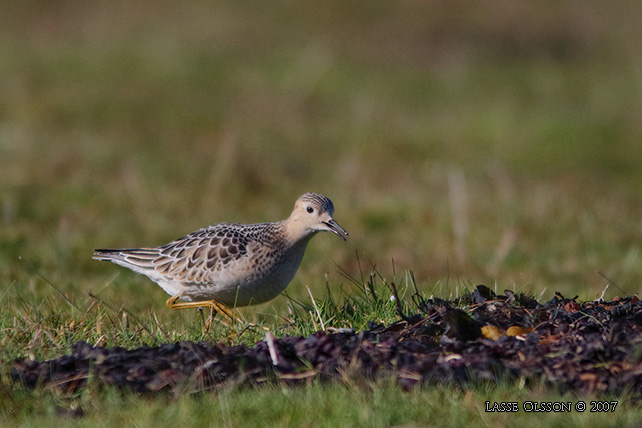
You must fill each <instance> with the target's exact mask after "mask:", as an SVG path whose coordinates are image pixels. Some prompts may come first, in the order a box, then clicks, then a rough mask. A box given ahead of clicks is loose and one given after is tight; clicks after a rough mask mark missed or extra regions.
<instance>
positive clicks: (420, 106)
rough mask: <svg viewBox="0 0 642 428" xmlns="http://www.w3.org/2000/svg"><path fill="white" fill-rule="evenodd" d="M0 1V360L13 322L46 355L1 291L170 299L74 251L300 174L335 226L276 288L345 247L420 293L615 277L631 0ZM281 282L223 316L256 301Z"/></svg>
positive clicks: (641, 177) (629, 278)
mask: <svg viewBox="0 0 642 428" xmlns="http://www.w3.org/2000/svg"><path fill="white" fill-rule="evenodd" d="M2 9H3V11H2V13H0V303H1V304H2V306H3V311H4V312H5V316H4V317H3V321H2V329H3V330H1V331H0V342H1V343H2V345H3V346H5V345H6V346H7V347H8V348H5V350H4V351H2V352H3V353H2V355H3V357H14V356H16V355H17V354H20V353H21V347H20V344H19V343H17V342H16V340H17V339H16V338H19V337H25V342H26V343H29V344H30V345H31V348H34V347H37V348H38V349H36V350H35V351H33V352H36V353H40V354H38V355H49V354H48V353H47V350H46V349H48V348H46V347H44V348H43V347H41V346H39V345H38V346H35V344H37V343H40V342H38V341H35V342H34V340H36V339H35V338H34V337H32V336H29V335H28V334H27V330H26V326H33V329H34V331H36V330H35V329H37V327H36V326H37V325H39V324H38V322H39V321H37V316H34V317H33V319H31V318H29V316H27V315H25V313H27V314H28V313H30V311H37V310H39V309H42V308H44V313H49V312H52V313H57V314H60V313H63V314H64V312H66V311H68V312H70V313H74V312H73V311H74V310H75V309H74V308H73V307H72V306H71V305H67V304H66V301H65V300H64V299H63V298H61V297H60V296H59V294H58V293H57V292H56V290H55V288H57V289H58V290H60V292H61V293H63V294H65V295H66V296H67V297H68V298H69V299H70V300H71V301H72V302H74V303H76V304H78V305H80V306H82V307H83V308H85V309H86V308H87V307H88V306H89V305H90V304H91V302H92V301H93V300H91V298H90V297H89V296H88V293H89V292H90V293H92V294H93V295H95V296H97V297H99V298H100V299H102V302H104V303H105V304H109V305H112V306H113V307H114V308H126V309H127V310H128V311H130V312H131V313H134V314H141V313H144V314H148V315H149V314H153V315H154V316H157V322H160V325H164V326H166V327H165V328H168V327H167V326H171V325H179V326H182V325H183V324H176V323H177V322H178V321H181V322H185V323H192V322H194V321H195V320H196V317H197V315H195V314H194V313H189V314H187V313H171V312H170V311H168V310H166V309H165V308H164V303H165V300H166V298H167V296H166V295H165V293H164V292H163V291H162V290H161V289H160V288H159V287H157V286H156V285H155V284H153V283H152V282H151V281H149V280H147V279H145V278H143V277H140V276H137V275H135V274H133V273H131V272H129V271H127V270H125V269H123V268H120V267H118V266H115V265H111V264H107V263H98V262H95V261H92V260H91V252H92V249H93V248H99V247H131V246H155V245H160V244H164V243H166V242H168V241H169V240H172V239H174V238H177V237H180V236H183V235H185V234H187V233H189V232H191V231H193V230H195V229H197V228H200V227H203V226H206V225H208V224H212V223H215V222H219V221H234V222H244V223H246V222H262V221H273V220H279V219H283V218H285V217H286V216H287V215H288V214H289V212H290V210H291V208H292V205H293V203H294V200H295V199H296V198H297V197H298V196H299V195H300V194H302V193H304V192H306V191H316V192H321V193H324V194H326V195H327V196H329V197H330V198H331V199H332V200H333V202H334V205H335V208H336V211H335V218H336V220H337V221H338V222H339V223H340V224H341V225H342V226H344V227H345V228H346V229H347V230H348V231H349V232H350V237H349V240H348V242H347V243H343V242H341V241H340V240H339V239H337V238H336V237H334V236H332V235H330V234H322V235H320V236H318V237H316V238H315V239H314V240H313V241H312V242H311V244H310V246H309V248H308V251H307V254H306V257H305V258H304V260H303V263H302V266H301V269H300V270H299V273H298V274H297V276H296V277H295V279H294V281H293V282H292V284H291V286H290V287H289V288H288V294H289V295H290V296H292V297H294V298H296V299H301V300H306V299H307V300H309V297H308V294H307V293H308V292H307V290H306V289H305V285H306V284H307V285H309V286H310V288H311V290H312V292H313V294H314V295H315V296H317V297H322V296H323V295H325V294H326V293H327V289H326V283H327V284H328V286H329V288H330V289H333V290H337V289H340V288H341V287H343V288H344V289H346V290H349V289H350V283H349V282H348V281H347V280H346V279H345V278H344V277H343V276H342V275H340V274H339V273H338V272H337V271H338V268H341V269H343V270H345V271H346V272H347V273H348V274H350V275H353V276H355V277H359V276H360V270H359V263H360V264H361V270H362V271H363V273H364V274H365V275H367V274H368V273H369V271H370V270H371V268H372V266H373V265H374V266H376V269H377V270H378V271H379V272H380V273H381V275H382V276H383V277H385V278H386V279H387V280H389V281H392V280H395V281H397V282H398V283H400V284H405V280H404V278H406V272H407V271H409V270H410V271H413V272H414V275H415V278H416V282H417V286H418V287H419V289H420V290H423V291H424V292H426V293H427V294H428V295H429V294H434V295H436V296H437V297H442V298H450V297H453V296H455V295H457V293H461V291H462V290H463V288H464V287H470V286H471V285H472V284H476V283H484V284H487V285H489V286H490V287H491V288H495V287H496V289H497V291H500V292H501V291H502V290H504V289H507V288H509V289H516V290H518V291H523V292H527V293H531V294H533V295H535V296H536V297H538V296H540V295H542V299H545V300H548V299H549V298H551V297H552V296H553V293H554V292H555V291H559V292H562V293H564V294H566V295H575V294H577V295H579V296H580V298H582V299H586V300H588V299H594V298H597V297H599V296H600V294H601V293H602V291H603V289H604V288H605V286H606V284H610V288H609V289H608V290H607V292H606V295H605V297H606V298H610V297H613V296H616V295H627V294H632V293H637V292H639V290H640V285H641V282H642V221H641V214H642V26H640V22H642V3H634V2H631V3H629V2H561V3H555V2H553V3H537V4H530V3H523V2H513V1H500V2H495V3H493V5H489V4H485V3H479V4H474V3H467V2H460V1H455V2H452V1H434V2H419V1H411V2H403V3H396V2H341V1H330V2H323V3H309V2H293V1H289V2H278V3H273V2H258V1H241V2H216V3H211V2H205V1H192V2H184V3H180V2H166V1H159V2H152V1H142V2H133V3H132V2H126V1H113V2H81V1H64V2H52V3H47V2H36V1H26V2H13V3H11V4H9V3H7V4H5V5H3V7H2ZM393 261H394V268H393ZM607 278H608V279H607ZM45 279H46V280H45ZM48 282H49V283H51V284H52V285H54V286H55V288H54V287H52V286H51V284H49V283H48ZM286 302H287V299H285V298H283V297H279V298H277V299H276V300H275V301H273V302H271V303H269V304H266V305H262V306H259V307H257V308H250V309H245V310H243V313H244V314H245V315H246V316H247V317H248V318H249V319H257V318H258V319H262V318H266V319H268V320H269V322H275V323H277V324H278V323H279V315H280V314H283V313H284V311H286ZM80 313H82V311H80ZM15 314H19V315H15ZM78 316H79V315H78ZM149 316H151V315H149ZM27 318H29V322H26V321H24V320H25V319H27ZM17 320H20V322H18V321H17ZM23 321H24V323H23V324H21V322H23ZM30 322H31V323H32V324H30ZM17 324H20V325H23V326H25V330H24V331H22V332H21V333H22V334H17V333H16V329H17V328H18V327H17ZM178 328H181V327H178ZM195 329H196V330H197V329H198V325H197V326H196V327H195ZM32 333H33V331H32ZM93 334H95V335H96V336H100V334H98V333H96V332H94V333H93ZM23 335H24V336H23ZM75 339H78V337H75ZM108 339H109V340H108V343H109V344H110V345H114V344H116V345H118V344H120V343H115V341H117V337H116V336H109V337H108ZM38 340H46V335H44V334H43V336H42V337H41V338H39V339H38ZM7 349H8V350H7ZM59 352H61V351H60V350H58V351H55V352H53V353H54V354H56V353H59ZM49 356H50V355H49Z"/></svg>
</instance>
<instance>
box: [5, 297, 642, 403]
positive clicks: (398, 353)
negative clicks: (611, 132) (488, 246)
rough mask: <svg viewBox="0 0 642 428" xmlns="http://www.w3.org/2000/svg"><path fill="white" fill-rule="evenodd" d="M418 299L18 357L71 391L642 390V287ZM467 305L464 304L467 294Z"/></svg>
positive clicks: (21, 378) (20, 368)
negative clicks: (247, 387) (641, 296)
mask: <svg viewBox="0 0 642 428" xmlns="http://www.w3.org/2000/svg"><path fill="white" fill-rule="evenodd" d="M417 300H418V301H417V302H416V303H417V304H418V307H419V309H420V311H421V314H420V315H412V316H404V315H403V314H400V317H401V318H402V319H401V320H400V321H398V322H396V323H394V324H392V325H389V326H382V325H376V324H371V325H369V329H368V330H367V331H362V332H359V333H356V332H353V331H341V332H334V333H329V332H318V333H314V334H312V335H310V336H308V337H284V338H279V339H277V338H274V336H272V334H271V333H268V334H267V335H266V339H265V340H263V341H261V342H258V343H257V344H256V345H255V346H254V347H252V348H249V347H246V346H226V345H224V344H221V343H216V344H214V343H207V342H199V343H193V342H178V343H173V344H166V345H162V346H158V347H141V348H138V349H133V350H127V349H123V348H100V347H92V346H90V345H88V344H87V343H85V342H78V343H76V344H75V345H73V347H72V351H71V354H69V355H65V356H62V357H60V358H57V359H55V360H51V361H42V362H39V361H31V360H16V361H15V362H14V365H13V369H12V372H11V374H12V377H13V380H14V381H16V382H20V383H22V384H23V385H25V386H27V387H36V386H39V385H41V386H49V387H54V388H57V389H61V390H63V391H66V392H74V391H77V390H78V389H80V388H83V387H84V386H85V385H86V384H87V382H88V381H91V382H97V383H98V384H108V385H117V386H122V387H128V388H131V389H133V390H135V391H141V392H153V391H160V390H168V391H174V390H184V391H199V390H205V389H211V388H220V387H223V386H225V385H239V384H244V383H263V382H288V383H300V382H306V381H309V380H312V379H320V380H330V379H341V378H343V377H344V376H362V377H364V378H366V379H376V378H381V377H386V376H387V377H391V376H393V377H396V379H397V381H398V382H399V383H400V384H401V385H402V386H403V387H404V388H405V389H411V388H412V387H413V386H415V385H416V384H418V383H442V382H449V383H454V384H466V383H469V382H478V381H480V380H481V381H491V382H492V381H495V380H498V379H502V380H506V379H522V380H523V381H524V382H525V383H526V384H529V383H531V382H533V383H536V384H538V385H541V384H542V383H544V384H547V385H549V386H552V387H555V388H558V389H559V390H560V391H562V392H564V391H574V392H577V393H579V394H589V393H598V394H601V393H619V392H621V391H624V390H626V391H629V392H632V393H633V394H634V395H638V396H642V302H639V301H638V299H637V298H636V297H628V298H622V299H614V300H613V301H610V302H585V303H580V302H577V301H576V298H573V299H568V298H564V297H563V296H561V295H557V296H556V297H555V298H553V299H552V300H551V301H549V302H548V303H546V304H543V305H541V304H538V303H537V302H536V301H535V300H533V299H532V298H529V297H527V296H524V295H521V294H513V293H511V292H509V291H506V296H495V295H494V293H492V291H491V290H489V289H488V288H487V287H485V286H478V287H477V289H476V290H475V291H474V292H473V293H472V294H470V295H467V296H465V297H463V298H462V299H460V301H458V302H457V306H460V307H461V308H458V307H453V306H454V304H455V303H454V302H446V301H443V300H439V299H434V300H433V299H431V300H423V299H417ZM462 303H463V304H464V306H461V304H462Z"/></svg>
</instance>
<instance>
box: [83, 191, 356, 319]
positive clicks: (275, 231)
mask: <svg viewBox="0 0 642 428" xmlns="http://www.w3.org/2000/svg"><path fill="white" fill-rule="evenodd" d="M333 214H334V206H333V205H332V201H330V199H328V198H327V197H325V196H323V195H320V194H318V193H306V194H304V195H302V196H301V197H300V198H299V199H297V201H296V203H295V204H294V209H293V210H292V214H290V217H288V218H287V219H286V220H283V221H279V222H275V223H259V224H235V223H218V224H214V225H212V226H209V227H206V228H204V229H200V230H197V231H196V232H193V233H191V234H189V235H187V236H185V237H183V238H180V239H177V240H175V241H173V242H170V243H169V244H166V245H163V246H160V247H156V248H134V249H99V250H94V256H93V258H94V259H95V260H106V261H110V262H113V263H116V264H118V265H121V266H124V267H126V268H128V269H131V270H133V271H135V272H138V273H141V274H143V275H146V276H147V277H149V278H150V279H151V280H152V281H154V282H156V283H158V285H160V286H161V288H162V289H163V290H165V291H166V292H167V293H168V294H169V295H170V296H172V297H170V298H169V299H168V300H167V306H168V307H169V308H170V309H186V308H195V307H209V308H210V310H211V311H217V312H220V313H221V314H222V315H224V316H225V317H227V318H228V319H230V320H234V319H236V317H235V316H234V315H233V314H232V312H231V311H230V309H229V308H235V307H239V306H249V305H255V304H259V303H263V302H267V301H269V300H272V299H273V298H275V297H276V296H278V295H279V294H280V293H281V292H282V291H283V290H285V288H286V287H287V286H288V284H289V283H290V281H292V278H294V275H295V274H296V271H297V270H298V268H299V264H300V263H301V259H302V258H303V253H304V252H305V248H306V246H307V244H308V242H309V241H310V239H311V238H312V237H313V236H314V235H316V234H317V233H318V232H322V231H330V232H333V233H335V234H336V235H337V236H339V237H340V238H341V239H343V240H344V241H345V239H346V238H345V237H344V235H347V234H348V232H346V231H345V230H344V229H343V228H342V227H341V226H339V224H338V223H337V222H336V221H334V219H333V218H332V215H333ZM178 299H182V300H185V301H184V302H177V300H178Z"/></svg>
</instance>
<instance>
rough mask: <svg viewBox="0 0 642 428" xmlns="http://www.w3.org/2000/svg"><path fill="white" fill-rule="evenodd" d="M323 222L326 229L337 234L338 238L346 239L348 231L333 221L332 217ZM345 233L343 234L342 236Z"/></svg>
mask: <svg viewBox="0 0 642 428" xmlns="http://www.w3.org/2000/svg"><path fill="white" fill-rule="evenodd" d="M323 224H325V225H326V226H328V230H329V231H330V232H332V233H334V234H335V235H337V236H338V237H339V238H341V239H343V240H344V241H345V240H346V238H345V237H346V236H348V232H346V231H345V229H344V228H342V227H341V226H339V223H337V222H336V221H334V219H330V220H328V221H324V222H323ZM344 235H345V236H344Z"/></svg>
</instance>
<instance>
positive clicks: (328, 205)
mask: <svg viewBox="0 0 642 428" xmlns="http://www.w3.org/2000/svg"><path fill="white" fill-rule="evenodd" d="M298 200H299V201H301V202H312V203H313V204H315V205H317V206H318V207H319V210H320V211H326V212H328V213H330V215H332V214H334V205H333V204H332V201H331V200H330V199H328V198H327V197H325V196H323V195H322V194H320V193H313V192H308V193H305V194H303V195H301V196H300V197H299V199H298Z"/></svg>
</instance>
